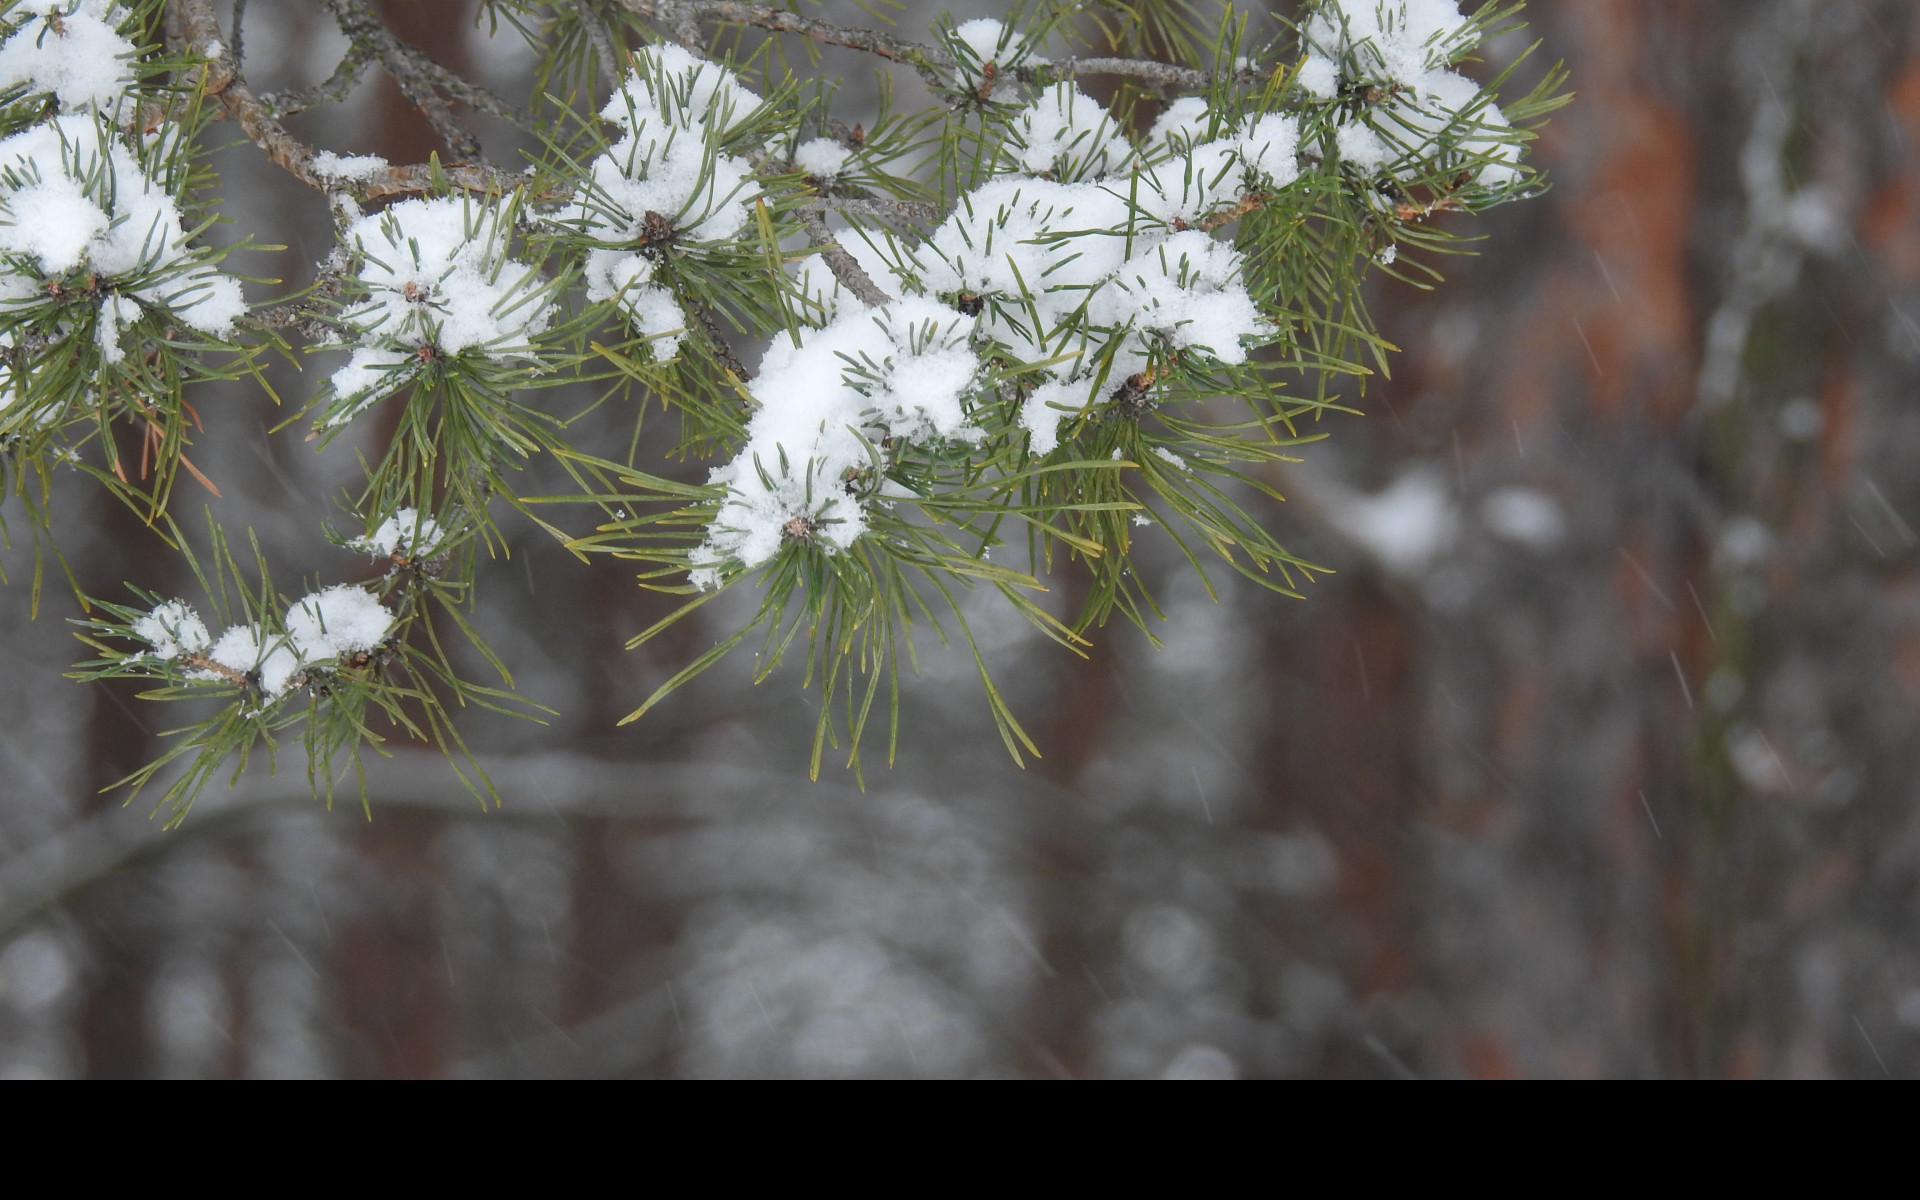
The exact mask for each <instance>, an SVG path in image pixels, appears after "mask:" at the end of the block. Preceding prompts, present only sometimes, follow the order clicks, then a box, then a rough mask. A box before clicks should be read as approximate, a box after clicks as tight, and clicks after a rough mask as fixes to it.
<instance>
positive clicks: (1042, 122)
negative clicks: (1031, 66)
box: [1007, 83, 1133, 181]
mask: <svg viewBox="0 0 1920 1200" xmlns="http://www.w3.org/2000/svg"><path fill="white" fill-rule="evenodd" d="M1007 132H1008V133H1009V134H1010V135H1011V142H1010V144H1009V146H1008V151H1009V152H1010V158H1011V161H1012V163H1013V164H1014V165H1016V166H1017V167H1018V168H1019V169H1021V170H1023V171H1026V172H1027V173H1028V174H1030V175H1045V176H1047V177H1049V178H1052V179H1058V180H1061V181H1071V180H1076V179H1099V178H1102V177H1104V176H1107V175H1111V174H1113V173H1114V172H1115V171H1118V170H1120V169H1121V167H1123V166H1124V165H1125V164H1126V162H1127V160H1128V159H1129V158H1131V157H1132V156H1133V147H1132V146H1130V145H1128V144H1127V140H1126V138H1124V137H1122V136H1121V135H1120V131H1119V130H1118V129H1117V128H1116V127H1115V126H1114V123H1113V118H1112V117H1110V116H1109V115H1108V114H1107V110H1106V109H1105V108H1103V107H1101V105H1100V104H1099V102H1098V101H1096V100H1093V99H1091V98H1090V97H1088V96H1087V95H1086V94H1085V93H1083V92H1082V91H1081V90H1080V89H1079V88H1078V87H1076V86H1075V85H1074V84H1072V83H1057V84H1055V85H1054V86H1053V87H1051V88H1048V89H1047V90H1046V91H1045V92H1042V93H1041V94H1040V98H1039V99H1038V100H1036V101H1034V102H1033V103H1032V104H1030V105H1028V106H1027V107H1026V108H1024V109H1021V110H1020V113H1019V115H1018V116H1016V117H1015V118H1014V119H1013V121H1012V122H1011V124H1009V126H1008V128H1007Z"/></svg>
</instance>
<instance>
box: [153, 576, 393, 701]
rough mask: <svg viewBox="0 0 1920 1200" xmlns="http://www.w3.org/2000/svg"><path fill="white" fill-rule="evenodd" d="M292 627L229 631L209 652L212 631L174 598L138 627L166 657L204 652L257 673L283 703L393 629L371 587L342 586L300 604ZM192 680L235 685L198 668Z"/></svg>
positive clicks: (289, 618)
mask: <svg viewBox="0 0 1920 1200" xmlns="http://www.w3.org/2000/svg"><path fill="white" fill-rule="evenodd" d="M285 624H286V632H285V633H284V634H274V633H269V632H265V631H263V630H261V629H260V628H258V627H256V626H253V625H233V626H229V627H228V628H227V629H225V630H223V631H222V632H221V634H220V637H219V638H218V639H217V640H215V641H214V642H213V643H212V644H211V646H209V645H207V630H206V626H205V625H203V624H201V623H200V618H199V617H198V616H197V615H195V614H194V612H193V610H192V609H191V608H188V607H187V606H186V605H185V604H184V603H182V602H180V601H177V600H175V601H169V602H168V603H166V604H163V605H161V606H159V607H158V608H155V609H154V610H153V612H152V613H151V614H149V615H148V616H147V617H143V618H142V619H141V620H139V621H136V622H135V623H134V625H133V633H134V634H135V635H136V636H138V637H142V638H145V639H146V640H147V641H149V642H152V643H153V645H154V647H155V649H156V651H158V652H159V653H158V654H157V657H160V658H172V657H175V656H176V655H177V654H179V653H181V652H186V653H194V652H204V653H205V654H206V656H207V657H208V658H209V659H211V660H213V661H214V662H215V663H218V664H219V665H220V666H222V667H225V668H226V669H227V670H229V671H236V672H239V673H241V674H247V673H250V672H251V673H256V678H257V679H258V680H259V685H260V694H261V695H262V696H264V697H266V698H267V699H269V700H277V699H279V698H280V697H281V696H282V695H284V694H285V693H286V692H287V691H288V689H290V688H291V687H293V685H294V683H295V682H296V681H298V680H300V679H301V678H302V677H303V673H305V672H307V671H309V670H310V669H315V668H320V669H330V668H333V667H336V666H338V665H339V661H340V659H341V657H342V656H345V655H349V654H361V653H365V652H367V651H370V650H373V649H374V648H376V647H378V646H379V645H380V643H381V642H382V641H384V640H385V639H386V636H387V633H388V632H389V631H390V630H391V629H392V628H393V613H392V611H391V610H389V609H388V608H387V607H386V606H385V605H383V604H381V603H380V601H379V600H378V599H377V598H376V597H374V596H373V595H372V594H371V593H369V592H367V591H366V590H365V589H363V588H360V587H357V586H355V585H353V584H350V583H343V584H339V585H336V586H334V587H330V588H325V589H322V590H321V591H318V592H311V593H309V594H307V595H305V596H302V597H301V598H300V599H298V600H296V601H294V602H293V604H292V606H290V607H289V608H288V609H287V614H286V622H285ZM169 649H171V650H172V653H168V652H167V651H168V650H169ZM187 675H188V677H189V678H193V679H212V680H220V681H223V682H224V681H230V677H229V676H227V675H224V674H222V673H221V672H219V671H215V670H210V669H208V668H205V667H194V668H191V669H189V670H188V671H187Z"/></svg>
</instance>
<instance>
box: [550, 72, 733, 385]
mask: <svg viewBox="0 0 1920 1200" xmlns="http://www.w3.org/2000/svg"><path fill="white" fill-rule="evenodd" d="M633 62H634V71H633V73H632V74H630V75H628V76H627V79H626V82H625V83H623V84H622V85H621V87H620V90H619V91H617V92H615V93H614V95H613V98H612V99H611V100H609V101H608V102H607V105H606V107H605V108H603V109H602V110H601V111H600V115H601V116H602V117H603V118H605V119H606V120H608V121H611V122H613V123H614V124H616V125H619V126H620V127H621V128H622V130H624V136H622V137H621V139H620V140H619V141H618V142H616V143H614V145H613V146H612V147H610V148H609V149H608V150H607V151H606V152H605V153H604V154H601V155H599V156H598V157H596V158H595V159H594V160H593V162H592V164H591V165H590V166H589V168H588V181H587V185H586V186H585V187H584V188H583V189H581V192H580V195H579V197H578V198H577V199H576V200H575V201H574V202H573V203H571V204H569V205H567V206H566V207H565V208H563V209H562V210H561V211H560V212H559V213H557V214H555V215H554V216H553V217H552V218H550V219H551V220H552V221H553V222H554V223H555V224H556V225H559V226H561V227H562V228H565V229H569V230H572V231H574V232H576V233H581V234H586V235H588V236H590V237H592V238H594V239H595V240H597V241H598V242H600V243H601V246H599V247H597V248H595V249H593V250H591V251H589V254H588V261H587V298H588V299H589V300H593V301H602V300H612V299H614V298H616V297H618V298H619V301H620V307H621V308H622V309H623V310H624V311H625V312H626V314H627V316H628V319H629V320H630V321H631V322H632V323H633V325H634V328H635V330H636V332H638V333H640V334H641V335H642V336H645V337H648V338H652V339H654V341H653V355H654V358H655V360H656V361H661V362H664V361H666V360H668V359H670V358H672V357H673V355H674V352H675V350H676V349H677V348H678V346H679V344H680V331H681V330H683V329H684V327H685V325H686V320H685V317H684V315H683V314H682V313H681V312H680V307H679V304H678V303H677V302H676V301H675V300H674V299H673V296H672V294H671V293H670V292H668V291H667V290H666V289H664V288H660V287H658V286H654V285H649V284H647V283H646V280H647V279H648V278H650V277H651V274H652V264H651V262H650V261H648V260H647V259H646V258H645V256H643V255H640V254H638V253H635V252H634V247H635V245H636V244H639V243H642V242H645V241H646V240H647V239H648V238H649V237H652V236H654V233H655V231H656V230H657V229H658V228H659V227H660V224H661V223H662V222H664V223H665V226H666V228H667V229H669V230H670V231H671V235H672V237H673V238H674V240H675V241H676V242H680V243H696V242H722V241H727V240H729V239H731V238H734V237H736V236H738V235H739V233H740V232H741V230H743V229H745V228H746V225H747V220H748V217H749V215H750V213H751V206H752V203H753V201H754V199H755V198H756V197H757V196H758V195H759V194H760V192H759V188H758V186H757V185H756V184H755V183H754V181H753V173H752V168H751V167H749V166H748V164H747V161H746V160H745V159H744V158H741V157H739V156H738V155H734V154H730V153H727V152H726V151H725V150H724V149H722V144H723V142H724V140H725V138H726V136H727V134H728V132H729V131H730V130H731V129H732V128H733V127H734V126H735V125H737V124H738V123H739V122H740V121H742V120H743V119H745V118H746V117H747V116H749V115H750V114H751V113H752V112H753V111H754V110H755V109H757V108H758V107H759V104H760V98H759V97H758V96H757V95H755V94H754V93H753V92H752V91H750V90H748V89H747V88H746V87H744V86H742V85H741V84H740V82H739V79H738V77H736V76H735V75H734V73H733V72H732V71H731V70H729V69H727V68H726V67H723V66H721V65H720V64H718V63H712V62H708V61H706V60H705V59H702V58H699V57H696V56H695V55H694V54H692V53H690V52H689V51H687V50H685V49H682V48H681V47H679V46H672V45H663V46H649V47H647V48H645V49H643V50H640V51H638V52H636V53H635V54H634V56H633Z"/></svg>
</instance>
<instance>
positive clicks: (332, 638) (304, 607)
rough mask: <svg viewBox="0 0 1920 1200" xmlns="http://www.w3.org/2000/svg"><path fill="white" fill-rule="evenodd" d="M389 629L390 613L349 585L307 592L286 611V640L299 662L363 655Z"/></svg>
mask: <svg viewBox="0 0 1920 1200" xmlns="http://www.w3.org/2000/svg"><path fill="white" fill-rule="evenodd" d="M392 628H393V613H392V611H391V610H389V609H388V608H387V607H386V606H385V605H384V604H381V603H380V601H379V599H378V598H376V597H375V596H373V595H372V594H371V593H369V592H368V591H367V590H366V589H365V588H361V587H357V586H355V585H354V584H351V583H342V584H336V585H335V586H333V587H330V588H326V589H325V590H323V591H318V592H310V593H308V594H307V595H305V596H302V597H301V598H300V599H298V600H296V601H294V603H293V606H292V607H290V608H288V609H287V640H288V642H289V643H290V644H291V645H292V647H293V649H294V652H295V653H296V654H298V655H299V657H300V661H301V662H303V663H318V662H322V661H324V660H326V659H330V658H339V657H340V656H341V655H345V654H363V653H365V652H367V651H370V650H372V649H374V648H375V647H376V646H378V645H379V644H380V643H381V642H382V641H383V640H385V638H386V636H387V631H388V630H390V629H392Z"/></svg>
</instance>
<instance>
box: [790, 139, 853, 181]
mask: <svg viewBox="0 0 1920 1200" xmlns="http://www.w3.org/2000/svg"><path fill="white" fill-rule="evenodd" d="M852 157H853V152H852V151H850V150H848V149H847V148H846V147H845V146H842V145H841V144H840V143H839V142H836V141H834V140H833V139H832V138H814V139H812V140H811V141H805V142H801V143H800V144H799V145H798V146H795V147H794V150H793V165H794V166H795V167H797V168H798V169H800V170H802V171H804V172H806V173H807V174H809V175H811V176H813V177H814V178H815V179H818V180H819V181H820V182H822V183H832V182H833V181H834V180H836V179H838V178H840V172H842V171H844V170H846V167H847V160H848V159H849V158H852Z"/></svg>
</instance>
